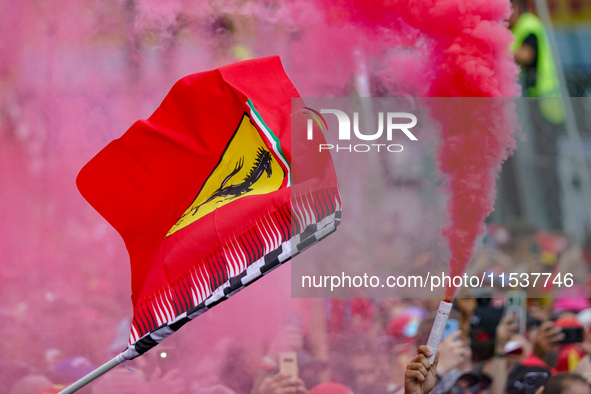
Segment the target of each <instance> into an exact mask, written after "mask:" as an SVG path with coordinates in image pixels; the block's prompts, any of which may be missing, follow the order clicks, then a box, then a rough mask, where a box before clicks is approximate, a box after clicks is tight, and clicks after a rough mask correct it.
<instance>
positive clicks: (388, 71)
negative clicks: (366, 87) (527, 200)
mask: <svg viewBox="0 0 591 394" xmlns="http://www.w3.org/2000/svg"><path fill="white" fill-rule="evenodd" d="M49 4H50V3H44V2H33V1H21V2H3V3H2V4H1V5H0V11H2V12H0V34H1V36H2V37H1V39H0V60H1V61H0V89H1V91H0V93H1V96H0V97H1V98H0V100H1V101H0V219H1V222H2V226H1V227H0V235H2V236H1V237H0V250H2V258H3V261H5V263H4V262H3V264H2V265H0V289H1V290H0V291H1V295H2V298H1V305H0V313H1V314H2V316H6V317H7V318H8V319H9V320H10V321H11V323H12V324H8V325H4V326H3V327H2V329H1V330H0V332H1V334H2V337H3V338H5V340H4V341H2V343H1V344H0V350H1V351H0V353H2V354H4V355H6V357H8V358H9V359H11V360H16V361H19V360H21V361H26V362H29V363H31V364H42V363H43V360H44V357H43V354H42V353H43V352H44V351H45V350H46V349H45V348H44V347H43V346H46V347H58V348H61V350H62V351H63V352H64V353H66V354H75V353H76V352H77V351H80V349H85V351H87V352H88V355H89V357H91V358H92V360H93V361H94V362H97V363H98V362H102V361H104V360H105V359H106V358H107V354H106V353H107V349H106V348H107V346H108V344H109V343H110V342H111V340H112V338H113V337H114V335H115V334H114V331H115V328H116V325H117V323H118V322H119V321H120V320H121V319H122V318H124V317H129V316H130V315H131V305H130V303H129V298H128V297H129V270H128V267H127V266H126V262H127V261H128V256H127V254H126V252H125V250H124V247H123V243H122V242H121V240H120V239H119V237H118V236H117V235H116V234H115V232H114V230H113V229H111V228H109V227H108V226H107V225H106V224H105V223H104V220H103V219H102V218H100V217H99V215H98V214H97V213H96V212H94V211H93V210H92V208H90V207H89V206H88V205H87V204H86V202H85V201H83V200H82V198H81V196H80V195H79V194H78V192H77V190H76V188H75V184H74V179H75V176H76V174H77V172H78V171H79V169H80V168H81V167H82V166H83V164H84V163H86V162H87V161H88V160H89V159H90V158H91V157H92V156H93V155H94V154H95V153H96V152H98V151H99V150H100V149H101V148H102V147H103V146H104V145H106V144H107V143H108V142H109V141H110V140H112V139H114V138H117V137H119V136H120V135H121V134H122V133H123V132H124V131H125V130H126V129H127V128H128V127H129V126H130V125H131V123H132V122H133V121H135V120H137V119H142V118H146V117H147V116H149V115H150V113H152V111H153V110H154V108H155V107H156V106H157V105H158V103H159V102H160V100H161V99H162V98H163V97H164V96H165V94H166V92H167V91H168V90H169V89H170V87H171V85H172V83H173V82H174V81H175V80H177V79H179V78H181V77H183V76H185V75H187V74H191V73H194V72H198V71H202V70H206V69H212V68H215V67H218V66H221V65H223V64H225V63H228V62H232V61H236V60H239V59H240V58H241V56H245V53H246V52H248V54H247V55H249V56H251V57H261V56H266V55H272V54H279V55H281V57H282V61H283V63H284V67H285V68H286V70H287V72H288V75H289V76H290V78H291V79H292V81H293V83H294V85H295V86H296V87H297V88H298V90H299V92H300V94H301V95H302V96H330V95H336V96H340V95H349V94H351V92H352V89H353V85H354V84H353V77H354V74H355V73H356V71H357V69H358V67H359V58H360V57H361V58H362V59H365V61H366V66H367V69H368V73H369V75H370V76H371V78H372V84H373V86H377V87H378V88H379V89H381V90H380V92H382V94H383V95H385V96H386V95H392V96H395V95H416V96H430V97H512V96H517V95H518V93H519V92H518V87H517V85H516V83H515V76H516V68H515V66H514V65H513V62H512V60H511V57H510V54H509V52H508V46H509V42H510V40H511V35H510V33H509V32H508V31H507V29H506V28H505V27H504V26H503V22H502V21H503V20H504V19H506V18H507V17H508V15H509V4H508V2H506V1H503V0H481V1H470V2H466V1H463V0H445V1H444V0H440V1H426V0H425V1H401V0H389V1H388V0H383V1H372V2H367V1H363V0H348V1H341V2H337V3H336V4H335V2H333V1H329V0H322V1H311V0H310V1H296V0H286V1H264V2H244V1H242V0H235V1H225V2H223V4H224V6H223V7H214V6H213V4H214V3H213V2H209V3H203V2H193V1H187V0H184V1H181V0H176V1H175V0H173V1H166V2H165V1H158V0H135V1H134V0H122V1H116V2H102V1H90V0H76V1H74V0H69V1H62V2H60V5H59V7H56V6H53V5H49ZM224 18H225V19H224ZM225 20H229V21H231V26H230V25H229V24H227V23H226V22H225ZM244 48H246V49H247V50H246V51H245V50H244ZM376 89H377V88H376ZM487 103H489V102H487ZM473 105H474V106H475V108H474V111H479V112H480V113H481V117H482V120H483V121H482V125H483V126H482V127H479V128H476V127H473V128H471V129H468V130H462V129H459V128H455V127H454V123H453V122H454V120H453V119H449V118H447V117H446V116H444V115H445V114H446V113H448V111H446V108H444V107H441V108H439V109H438V112H434V116H435V117H436V118H437V119H438V120H439V121H440V122H441V124H442V132H441V135H442V137H443V140H442V143H441V149H440V150H439V153H438V163H439V167H440V170H441V172H442V173H443V174H444V177H445V180H446V189H447V190H448V192H449V195H450V199H449V202H448V209H449V215H450V224H449V225H448V226H447V227H446V228H445V229H444V230H443V234H444V236H445V237H446V238H447V239H448V241H449V247H450V250H451V267H452V268H451V271H452V273H460V272H462V271H463V270H464V268H465V265H466V264H467V263H468V261H469V259H470V257H471V256H472V253H473V247H474V243H475V240H476V238H477V236H478V234H480V233H481V232H482V229H483V221H484V218H485V217H486V216H487V215H488V214H489V213H490V210H491V209H492V204H493V188H494V179H495V172H496V171H498V169H499V166H500V163H501V162H502V160H503V159H505V158H506V157H507V156H508V154H509V153H510V151H511V150H512V149H513V127H512V118H511V117H510V116H506V115H503V116H500V117H499V116H498V114H499V112H500V113H503V114H506V112H507V111H505V109H506V107H505V105H504V104H503V103H502V102H500V101H499V102H498V105H497V106H494V107H491V106H490V105H489V104H482V105H478V102H477V101H474V102H473ZM286 270H287V269H286V268H284V269H283V271H284V273H285V272H287V271H286ZM273 278H274V281H272V280H271V281H267V280H264V281H261V283H260V284H258V285H257V286H258V287H256V288H253V289H249V290H246V291H245V292H244V293H243V294H239V295H238V296H237V297H236V299H234V300H230V301H228V303H227V304H226V305H221V306H219V307H218V308H219V309H218V311H216V310H213V311H211V312H208V314H206V315H204V316H203V317H202V320H201V324H199V323H196V324H193V325H192V327H194V328H193V330H195V331H190V329H185V330H186V331H187V332H192V333H194V332H198V333H199V337H200V338H211V337H213V336H214V335H218V333H219V331H220V328H219V327H223V328H222V329H221V331H222V332H223V334H224V335H228V336H232V335H233V336H235V337H237V338H240V339H241V341H242V342H243V343H252V344H253V345H252V347H253V348H254V347H257V346H258V347H261V346H262V345H261V342H262V341H263V339H264V338H267V337H268V336H269V335H271V334H272V331H273V330H274V327H276V326H277V325H278V322H279V321H280V320H281V317H282V315H284V314H289V311H288V310H291V309H297V308H296V306H294V305H293V304H294V303H295V302H294V301H291V300H290V299H289V295H288V294H285V293H279V292H278V291H277V288H276V287H275V286H281V285H283V286H287V284H288V283H289V278H286V275H281V274H278V273H274V274H273ZM270 292H272V293H273V294H277V297H278V298H277V300H275V301H274V302H272V303H268V304H267V305H266V307H265V308H262V307H261V308H253V307H252V305H257V303H258V302H259V301H260V300H261V299H262V298H264V297H266V295H267V294H269V293H270ZM244 310H249V311H250V312H252V315H247V314H246V313H245V312H244ZM237 315H240V316H241V317H242V319H241V320H242V321H246V320H248V324H244V323H241V324H238V325H237V324H236V323H235V321H234V320H233V319H234V318H235V316H237ZM31 316H34V317H35V319H37V320H30V318H31ZM64 320H65V321H68V322H70V323H71V324H67V325H64V324H63V322H64ZM36 321H39V322H43V324H36V323H35V322H36ZM197 327H198V328H197ZM177 335H184V334H182V332H181V333H179V334H177ZM30 338H39V339H40V342H42V345H43V346H41V344H40V345H39V346H34V347H32V346H30V342H29V341H30ZM245 338H249V339H250V342H248V341H247V340H246V339H245ZM201 342H203V347H204V349H207V347H208V346H209V347H211V346H212V345H211V343H207V340H205V339H204V340H202V341H201ZM123 343H125V339H124V340H123ZM117 350H121V349H120V348H118V349H117ZM39 367H40V368H42V367H44V366H43V365H39Z"/></svg>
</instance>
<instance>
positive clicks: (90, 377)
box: [59, 355, 125, 394]
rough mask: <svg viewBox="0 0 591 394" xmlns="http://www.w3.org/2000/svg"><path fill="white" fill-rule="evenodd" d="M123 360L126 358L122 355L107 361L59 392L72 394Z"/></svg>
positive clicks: (60, 393)
mask: <svg viewBox="0 0 591 394" xmlns="http://www.w3.org/2000/svg"><path fill="white" fill-rule="evenodd" d="M123 361H125V360H124V359H123V358H122V357H121V355H118V356H117V357H114V358H113V359H111V360H109V361H107V362H106V363H104V364H103V365H101V366H100V367H98V368H97V369H95V370H94V371H92V372H90V373H89V374H87V375H86V376H84V377H82V378H80V379H79V380H77V381H76V382H74V383H72V384H71V385H70V386H68V387H66V388H65V389H63V390H62V391H60V392H59V394H71V393H73V392H76V391H78V390H79V389H81V388H82V387H84V386H86V385H87V384H88V383H90V382H92V381H93V380H95V379H96V378H98V377H100V376H102V375H104V374H106V373H107V372H109V371H110V370H111V369H113V368H115V367H116V366H117V365H119V364H121V363H122V362H123Z"/></svg>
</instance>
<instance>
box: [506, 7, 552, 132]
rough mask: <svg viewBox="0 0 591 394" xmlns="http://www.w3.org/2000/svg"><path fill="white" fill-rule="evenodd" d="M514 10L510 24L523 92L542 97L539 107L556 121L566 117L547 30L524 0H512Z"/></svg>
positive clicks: (513, 50)
mask: <svg viewBox="0 0 591 394" xmlns="http://www.w3.org/2000/svg"><path fill="white" fill-rule="evenodd" d="M511 4H512V6H513V13H512V14H511V17H510V18H509V28H510V29H511V31H512V32H513V35H514V36H515V41H513V43H512V44H511V51H512V52H513V54H514V55H515V61H516V62H517V64H519V65H520V66H521V67H522V71H523V72H522V84H523V93H524V94H523V95H524V96H526V97H541V98H545V99H543V100H540V101H539V103H540V111H541V112H542V115H544V117H545V118H546V119H547V120H548V121H549V122H551V123H553V124H560V123H562V122H563V121H564V109H563V107H562V101H561V98H560V82H559V80H558V76H557V75H556V67H555V65H554V58H553V56H552V49H551V48H550V43H549V42H548V37H547V35H546V30H545V29H544V25H543V24H542V22H541V21H540V19H539V18H538V17H537V16H535V15H534V14H532V13H530V12H527V3H526V1H525V0H512V1H511Z"/></svg>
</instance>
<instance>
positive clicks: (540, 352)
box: [532, 321, 564, 360]
mask: <svg viewBox="0 0 591 394" xmlns="http://www.w3.org/2000/svg"><path fill="white" fill-rule="evenodd" d="M563 338H564V334H563V333H562V328H560V327H554V323H552V322H551V321H547V322H544V323H542V325H540V327H538V329H537V330H536V331H535V332H534V333H532V342H533V353H534V355H535V356H536V357H539V358H540V359H542V360H543V359H544V358H545V357H546V356H548V355H549V354H550V352H551V351H552V349H553V348H554V345H556V344H557V343H558V342H559V341H560V340H561V339H563Z"/></svg>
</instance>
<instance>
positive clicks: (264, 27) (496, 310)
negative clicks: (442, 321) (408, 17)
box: [0, 0, 591, 394]
mask: <svg viewBox="0 0 591 394" xmlns="http://www.w3.org/2000/svg"><path fill="white" fill-rule="evenodd" d="M66 3H67V2H66ZM66 3H64V4H66ZM90 3H92V5H91V6H88V4H86V5H80V4H82V3H75V2H70V3H67V5H66V6H64V8H63V9H60V8H59V7H53V6H49V5H48V4H49V3H47V2H35V1H31V2H22V3H16V2H12V3H11V4H9V2H3V3H2V4H0V7H1V11H2V12H0V13H1V14H2V16H1V18H2V24H1V25H2V26H1V27H0V31H1V34H2V37H1V38H2V40H1V41H0V53H1V55H2V59H3V62H2V64H0V92H1V94H2V96H1V98H2V101H1V102H0V152H1V154H0V171H1V172H0V174H1V175H2V176H1V177H0V186H1V187H0V197H1V200H0V201H2V206H1V207H0V219H1V223H2V226H0V247H1V256H2V257H1V259H2V264H1V268H0V317H1V319H2V321H3V323H2V324H0V338H1V339H2V340H1V341H0V393H11V394H29V393H30V394H33V393H56V392H58V391H59V390H60V387H63V385H67V384H69V383H71V382H73V381H74V380H76V379H78V378H79V377H81V376H83V375H84V374H85V373H87V372H89V371H90V370H92V369H94V368H95V367H96V366H98V365H100V364H101V363H102V362H104V361H105V360H107V359H108V358H110V357H113V356H114V355H116V354H117V353H118V352H119V351H121V350H122V349H123V348H124V346H125V344H126V341H127V335H128V330H129V318H128V317H129V316H130V315H131V306H130V303H129V294H128V292H129V285H128V284H129V273H128V269H127V267H126V265H125V264H124V263H123V262H125V261H127V260H126V252H125V250H124V247H123V245H122V243H121V241H120V239H119V238H118V237H117V235H116V234H113V232H112V231H111V230H110V229H109V228H108V226H107V225H106V224H105V223H104V222H103V221H102V219H101V218H100V217H98V214H96V213H95V212H94V211H92V209H91V208H90V207H88V206H87V205H86V203H85V202H84V201H82V200H81V198H80V196H79V195H78V193H77V191H76V190H75V186H74V182H73V180H74V178H75V175H76V173H77V171H78V170H79V168H80V167H81V166H82V165H83V164H84V163H85V162H86V161H87V160H88V159H89V158H90V157H91V156H92V155H93V154H94V153H95V152H96V151H97V150H98V149H99V148H100V147H101V146H104V144H105V143H107V142H108V141H110V140H111V139H113V138H116V137H118V136H119V135H120V134H121V133H122V131H123V130H125V127H126V126H125V125H129V124H130V123H131V122H132V121H133V120H135V119H136V118H137V117H139V116H143V117H146V116H148V115H149V113H150V112H151V111H152V110H153V108H154V106H155V105H156V104H157V102H158V100H159V99H160V98H161V97H163V95H164V94H165V93H166V90H167V89H168V88H169V87H170V85H171V84H172V82H174V80H175V79H178V77H180V76H183V75H185V74H189V73H191V72H194V71H196V70H200V69H206V68H212V67H217V66H220V65H222V64H225V63H227V62H231V61H235V60H242V59H246V58H249V57H252V56H254V55H256V56H262V55H267V54H271V53H275V52H281V51H282V50H283V51H284V52H289V51H288V50H287V49H289V48H290V47H289V45H287V46H286V47H285V48H277V47H274V46H273V44H271V42H270V41H271V40H269V41H266V40H257V39H255V37H259V38H260V37H266V36H268V35H273V36H274V37H277V42H279V43H280V42H283V41H281V40H282V39H286V40H287V41H289V40H297V38H298V35H299V34H301V32H299V31H296V30H289V29H288V28H285V27H282V28H277V27H276V20H272V19H267V20H265V22H264V23H260V22H257V23H258V24H257V23H252V24H250V23H249V21H251V20H253V19H256V15H255V16H254V17H253V15H254V12H255V11H258V9H253V10H254V11H253V10H250V11H249V10H248V7H246V10H245V9H242V11H241V12H240V13H237V14H235V15H234V14H232V13H227V12H224V11H223V7H221V6H220V7H217V8H216V7H209V8H208V9H207V12H203V13H199V12H194V10H193V12H192V13H191V14H183V13H182V12H179V11H178V10H177V9H176V8H174V7H172V8H171V7H169V8H167V6H164V5H162V4H161V3H159V2H140V1H135V0H125V1H118V2H114V3H113V4H110V3H109V2H102V1H94V2H90ZM245 3H246V4H248V2H245ZM536 3H537V4H538V5H539V4H540V2H539V1H538V2H534V1H513V2H512V6H513V9H514V10H515V13H514V16H513V17H514V18H515V19H514V20H509V21H508V22H507V23H508V25H509V27H510V28H512V29H513V30H514V33H515V36H516V38H517V41H516V42H518V44H519V45H514V47H513V48H512V50H513V53H514V54H515V60H516V62H517V63H518V64H519V65H520V66H521V67H522V70H523V73H522V77H523V78H522V83H523V92H524V96H528V97H532V98H536V99H534V100H532V101H530V102H529V104H528V102H525V101H524V102H521V103H518V106H517V110H518V113H519V117H520V119H521V120H522V125H523V126H522V131H521V132H522V135H523V137H525V138H521V139H520V140H519V142H518V148H517V150H516V153H515V155H514V156H513V157H512V158H511V159H510V161H509V162H507V163H506V165H505V166H504V167H503V170H502V172H501V176H500V179H499V181H498V187H497V203H496V206H495V211H494V212H493V214H492V215H491V217H490V218H489V223H487V230H486V234H485V236H484V237H483V239H482V242H481V243H480V246H479V250H478V254H477V255H476V257H475V258H474V260H473V261H472V262H471V264H470V267H469V271H470V272H471V273H474V274H477V275H478V274H480V273H482V272H494V273H496V274H500V273H503V272H507V273H509V272H524V273H527V272H549V273H552V274H556V273H559V272H560V273H563V274H564V273H573V275H574V281H573V286H571V287H568V288H565V287H564V286H562V287H561V288H559V287H558V286H556V285H553V284H549V285H547V286H535V287H534V286H530V287H526V288H523V289H514V290H521V291H523V292H522V293H513V294H511V295H508V294H505V293H501V292H492V291H475V290H467V289H464V290H463V292H461V293H460V294H459V297H458V298H456V299H455V301H454V309H453V312H452V315H451V316H450V323H449V326H448V327H447V328H446V332H445V338H444V340H443V342H442V343H441V346H440V358H439V364H438V367H437V375H438V376H437V384H436V386H435V387H434V389H433V391H432V392H434V393H535V392H536V390H538V389H539V387H541V386H544V387H545V391H544V392H546V393H550V394H552V393H588V392H591V389H590V384H591V358H590V357H591V301H590V300H591V293H590V291H591V290H589V289H590V287H589V283H591V276H590V273H591V270H590V264H591V198H589V197H591V194H589V193H590V192H591V183H590V181H591V177H590V176H589V173H590V171H591V123H590V122H589V117H588V113H589V109H590V108H591V100H589V96H590V95H591V52H590V51H588V50H587V49H588V42H590V38H591V2H590V1H585V0H550V1H548V2H547V6H548V8H547V10H548V11H549V15H548V16H549V18H550V19H548V18H546V19H545V18H544V17H543V16H544V15H542V14H543V12H540V10H539V9H536ZM146 4H147V5H146ZM175 4H177V3H175ZM183 4H184V3H183V2H178V6H179V7H181V8H182V6H183ZM232 4H233V7H234V6H235V4H234V3H232ZM186 6H187V7H188V8H190V6H189V5H188V4H186ZM275 6H276V4H275V3H274V2H268V4H267V3H265V8H266V10H267V11H269V12H271V11H273V9H274V7H275ZM173 8H174V9H173ZM73 9H74V10H75V15H77V18H71V17H70V16H68V15H70V14H68V12H70V11H72V10H73ZM535 14H540V16H541V17H542V18H541V20H540V19H533V20H531V18H529V16H528V15H535ZM154 15H158V17H154ZM524 15H526V19H528V18H529V19H530V20H529V21H526V22H527V23H525V22H523V21H524V19H521V21H522V23H521V25H519V23H520V22H519V18H522V17H523V16H524ZM82 25H84V27H83V28H80V27H79V26H82ZM516 26H518V27H516ZM237 32H239V33H240V34H238V33H237ZM194 37H207V39H203V41H199V40H195V39H194ZM88 40H90V41H88ZM88 42H91V43H92V44H91V45H87V43H88ZM196 42H197V44H196ZM550 51H552V53H553V56H551V55H550ZM283 61H284V64H285V66H286V69H287V71H288V74H289V72H290V71H291V72H292V73H293V75H296V77H295V79H298V76H297V67H298V62H297V61H296V60H293V59H291V60H290V56H289V54H285V56H284V57H283ZM105 75H109V76H110V77H109V78H110V79H109V78H104V76H105ZM290 75H292V74H290ZM299 78H301V79H302V80H304V79H306V78H308V79H310V78H311V77H310V75H304V77H302V76H301V75H300V76H299ZM148 82H150V83H148ZM294 82H297V81H294ZM296 85H297V83H296ZM308 87H309V86H308ZM372 89H373V90H372V93H373V94H374V95H380V94H383V95H388V94H392V92H391V91H388V90H387V89H386V87H385V86H384V85H381V84H379V83H376V84H373V85H372ZM384 89H386V90H384ZM354 90H355V87H354V86H347V87H346V88H343V87H342V86H341V87H340V90H339V89H336V90H335V89H333V88H332V87H330V89H329V88H328V87H327V89H326V90H325V91H320V90H317V91H314V92H320V94H321V95H322V94H327V93H330V94H349V93H350V92H351V91H354ZM560 96H572V97H577V99H571V100H568V101H564V100H562V99H560ZM548 99H550V100H548ZM556 99H558V100H556ZM64 103H65V104H64ZM390 165H391V167H388V166H390ZM384 166H385V167H384V171H385V178H387V183H388V187H392V188H395V189H397V190H400V191H403V192H411V193H414V192H421V190H422V191H423V192H424V189H421V179H423V178H424V176H425V174H424V172H423V170H425V171H428V170H429V169H428V168H427V169H423V170H421V169H419V170H417V169H416V168H417V166H416V164H413V163H410V162H405V159H404V158H397V159H396V161H395V162H392V163H389V164H388V163H385V164H384ZM419 168H421V167H420V166H419ZM431 170H432V168H431ZM430 190H431V189H430ZM431 191H432V190H431ZM415 257H416V256H415ZM409 261H410V260H409ZM73 262H79V263H80V264H75V265H73ZM415 262H416V260H415ZM41 263H42V264H43V269H40V264H41ZM273 276H274V278H275V279H274V280H273V281H272V283H271V281H263V282H265V283H257V284H256V285H253V286H252V288H249V289H247V290H245V291H244V294H242V293H241V294H240V295H239V296H238V297H236V299H232V300H231V301H229V302H228V303H227V305H226V304H223V305H220V306H219V307H216V309H219V310H215V309H214V310H212V311H211V312H208V313H207V314H206V315H204V316H202V317H200V318H199V319H198V321H197V322H194V323H193V324H192V325H193V326H194V327H187V328H184V329H183V331H182V332H179V333H178V334H175V335H174V336H172V337H171V338H169V339H167V340H166V342H164V343H163V344H162V345H160V346H158V347H157V348H155V349H154V350H152V351H151V352H149V353H147V354H146V355H144V356H143V357H140V358H138V359H136V360H133V361H130V362H128V363H127V364H126V365H125V366H120V367H118V368H117V369H116V370H114V371H112V372H110V373H109V374H107V375H106V376H104V377H102V378H101V379H99V380H98V381H96V382H95V383H93V384H91V385H90V386H89V387H88V388H86V389H84V391H81V392H86V393H163V392H166V393H169V394H175V393H210V394H214V393H220V394H223V393H226V394H230V393H238V394H242V393H252V394H279V393H287V392H296V393H306V392H308V393H310V394H322V393H326V394H339V393H342V394H346V393H355V394H362V393H375V394H381V393H397V392H398V393H402V392H404V370H405V368H406V366H407V365H408V364H409V362H410V361H411V360H412V359H413V357H414V356H415V355H416V352H417V350H416V349H417V346H418V345H422V344H425V343H426V340H427V336H428V334H429V330H430V328H431V325H432V323H433V319H434V311H436V309H437V306H438V304H439V300H432V299H367V298H348V299H302V300H292V299H290V297H289V291H288V290H287V292H286V290H285V288H286V286H287V287H289V286H288V284H289V278H288V276H289V270H287V269H282V270H278V272H277V273H274V275H273ZM80 294H84V296H80ZM269 294H273V295H274V296H273V297H269ZM510 298H511V300H510ZM515 299H517V300H521V301H519V302H517V304H519V303H521V306H522V310H523V314H520V313H516V314H512V313H506V309H507V308H508V307H509V306H510V305H512V304H513V301H515ZM262 301H264V302H262ZM189 326H190V325H189ZM290 363H291V365H287V364H290ZM294 363H295V364H297V365H295V366H294V365H293V364H294ZM295 375H297V377H295ZM569 390H570V391H569Z"/></svg>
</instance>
